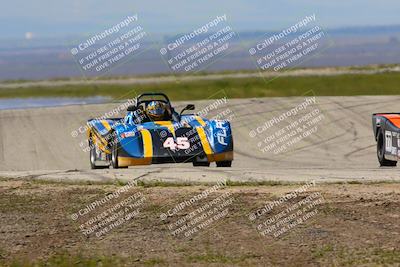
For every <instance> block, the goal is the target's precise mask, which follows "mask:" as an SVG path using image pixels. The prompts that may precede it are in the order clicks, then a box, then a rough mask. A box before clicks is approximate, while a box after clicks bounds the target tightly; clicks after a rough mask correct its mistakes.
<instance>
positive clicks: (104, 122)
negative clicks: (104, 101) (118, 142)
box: [101, 121, 111, 131]
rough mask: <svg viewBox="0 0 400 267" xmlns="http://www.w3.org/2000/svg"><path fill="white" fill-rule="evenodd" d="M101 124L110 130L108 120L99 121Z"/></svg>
mask: <svg viewBox="0 0 400 267" xmlns="http://www.w3.org/2000/svg"><path fill="white" fill-rule="evenodd" d="M101 124H103V126H104V128H106V129H107V131H109V130H111V126H110V124H109V123H108V121H101Z"/></svg>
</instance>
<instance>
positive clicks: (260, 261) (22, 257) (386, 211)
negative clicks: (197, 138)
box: [0, 180, 400, 266]
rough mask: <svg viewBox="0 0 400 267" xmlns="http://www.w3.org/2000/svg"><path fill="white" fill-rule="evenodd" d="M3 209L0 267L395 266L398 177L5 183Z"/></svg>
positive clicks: (399, 257) (399, 236)
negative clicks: (372, 180)
mask: <svg viewBox="0 0 400 267" xmlns="http://www.w3.org/2000/svg"><path fill="white" fill-rule="evenodd" d="M91 203H96V206H95V207H94V206H93V205H92V206H90V205H89V204H91ZM0 214H1V216H0V265H1V266H10V265H13V266H35V264H36V266H136V265H139V266H141V265H143V266H153V265H155V266H163V265H170V266H400V223H399V222H400V184H398V183H380V184H359V183H352V184H344V183H343V184H321V185H319V184H317V185H312V184H311V185H308V186H307V185H279V184H278V185H272V184H271V185H263V186H248V185H246V186H243V185H240V186H239V185H235V186H233V185H229V186H224V185H214V186H212V185H210V186H207V185H204V186H179V185H177V186H173V187H172V186H167V185H166V184H159V185H157V186H154V185H152V186H148V185H147V186H146V185H143V184H134V185H133V186H131V185H130V184H128V185H123V184H115V185H101V184H92V185H87V184H61V183H49V182H39V181H22V180H1V181H0ZM293 214H295V215H296V216H293ZM114 215H115V217H113V216H114ZM117 215H118V216H117ZM128 215H129V216H128ZM205 215H206V216H205ZM117 221H118V222H119V223H116V222H117ZM95 225H97V226H95ZM90 227H92V228H90ZM96 227H97V228H96ZM274 227H275V228H274ZM82 229H83V230H82ZM88 229H92V230H93V231H92V232H90V231H89V230H88ZM105 229H106V230H107V231H106V230H105ZM177 229H178V230H179V229H180V230H182V229H183V230H182V231H178V230H177Z"/></svg>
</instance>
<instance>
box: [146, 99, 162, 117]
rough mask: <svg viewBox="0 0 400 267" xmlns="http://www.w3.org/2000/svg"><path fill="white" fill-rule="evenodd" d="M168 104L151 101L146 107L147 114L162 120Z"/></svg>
mask: <svg viewBox="0 0 400 267" xmlns="http://www.w3.org/2000/svg"><path fill="white" fill-rule="evenodd" d="M166 110H167V108H166V106H165V104H164V103H163V102H161V101H151V102H150V103H149V104H148V105H147V107H146V114H147V116H149V118H150V119H152V120H154V121H157V120H162V119H163V118H164V115H165V113H166Z"/></svg>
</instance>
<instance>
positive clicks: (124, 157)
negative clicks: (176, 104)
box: [87, 93, 233, 169]
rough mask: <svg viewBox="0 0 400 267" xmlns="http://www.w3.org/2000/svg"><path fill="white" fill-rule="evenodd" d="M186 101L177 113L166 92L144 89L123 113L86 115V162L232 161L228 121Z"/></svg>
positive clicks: (226, 164) (104, 164)
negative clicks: (201, 111)
mask: <svg viewBox="0 0 400 267" xmlns="http://www.w3.org/2000/svg"><path fill="white" fill-rule="evenodd" d="M194 109H195V106H194V105H192V104H190V105H187V106H186V107H185V108H183V109H182V111H181V112H180V113H177V112H176V111H175V109H174V108H173V107H172V106H171V102H170V100H169V99H168V97H167V96H166V95H165V94H162V93H145V94H142V95H140V96H139V97H138V98H137V99H136V103H135V105H131V106H129V107H128V108H127V113H126V115H125V117H124V118H111V119H101V120H100V119H90V120H89V121H88V122H87V126H88V127H87V129H88V130H87V135H88V142H89V148H90V166H91V168H92V169H100V168H109V167H110V166H112V167H113V168H127V167H128V166H137V165H149V164H158V163H183V162H192V164H193V166H206V167H209V166H210V163H211V162H216V165H217V167H231V165H232V161H233V138H232V130H231V126H230V123H229V121H223V120H208V119H206V118H202V117H200V116H198V115H196V114H183V113H184V112H185V111H188V110H194Z"/></svg>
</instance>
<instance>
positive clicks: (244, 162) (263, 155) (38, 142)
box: [0, 96, 400, 182]
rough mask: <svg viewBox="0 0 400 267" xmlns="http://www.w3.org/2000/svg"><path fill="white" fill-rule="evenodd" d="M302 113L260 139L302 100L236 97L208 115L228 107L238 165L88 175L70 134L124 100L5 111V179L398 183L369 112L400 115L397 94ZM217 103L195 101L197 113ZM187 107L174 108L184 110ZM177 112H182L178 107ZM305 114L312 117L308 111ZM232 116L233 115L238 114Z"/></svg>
mask: <svg viewBox="0 0 400 267" xmlns="http://www.w3.org/2000/svg"><path fill="white" fill-rule="evenodd" d="M315 99H316V103H315V104H313V105H311V106H308V107H307V109H306V110H303V111H302V112H303V113H301V114H300V113H299V114H297V115H296V116H292V117H288V118H286V119H285V120H284V121H283V122H280V123H279V124H277V125H274V126H272V127H270V128H269V130H268V131H269V133H267V132H268V131H267V132H263V133H261V134H259V135H257V136H256V137H253V138H252V137H250V135H249V132H250V131H251V130H252V129H256V127H257V126H260V125H263V124H265V122H266V121H269V120H271V118H273V117H274V116H276V117H278V116H280V115H281V114H283V113H285V112H287V111H288V110H291V109H293V108H294V107H296V106H298V105H299V104H301V103H302V102H303V101H305V99H304V97H291V98H259V99H233V100H228V101H227V103H226V104H223V105H221V106H219V107H218V108H217V109H214V110H210V109H209V111H210V113H209V114H208V115H207V116H208V117H212V116H215V115H217V114H221V112H224V111H225V110H229V114H230V116H231V119H232V127H233V136H234V144H235V160H234V162H233V166H232V168H216V166H215V165H211V167H209V168H206V167H196V168H194V167H192V165H191V164H163V165H151V166H137V167H130V168H129V169H122V170H114V169H106V170H90V168H89V155H88V153H87V152H84V151H83V149H82V148H81V147H80V143H81V142H83V144H86V142H85V140H86V135H85V134H79V135H78V136H77V137H72V135H71V132H72V131H74V130H77V129H79V127H80V126H82V125H85V122H86V120H87V119H88V118H93V117H98V116H101V115H103V114H104V113H107V112H109V111H110V110H113V109H114V108H116V107H117V106H119V105H120V103H110V104H102V105H74V106H65V107H52V108H35V109H25V110H2V111H0V177H13V178H27V179H37V178H40V179H53V180H54V179H55V180H63V181H67V180H84V181H87V180H89V181H98V182H103V181H104V182H109V181H113V180H115V179H121V180H131V179H134V178H141V179H147V180H164V181H173V182H215V181H217V180H221V179H230V180H232V181H261V180H262V181H291V182H292V181H295V182H302V181H306V180H312V179H315V180H317V181H321V182H333V181H350V180H351V181H370V180H371V181H382V180H389V181H394V180H396V181H400V169H399V168H380V167H379V166H378V162H377V159H376V149H375V140H374V137H373V134H372V127H371V114H372V113H375V112H396V111H400V106H399V104H398V103H400V97H399V96H355V97H318V96H316V97H315ZM212 103H215V100H209V101H196V102H195V104H196V110H201V109H203V110H204V109H205V108H206V107H209V105H210V104H212ZM184 104H186V103H182V102H179V103H175V105H176V106H178V107H183V105H184ZM178 109H179V108H178ZM315 109H318V110H319V114H323V118H322V119H321V120H320V121H318V123H316V124H315V125H313V126H316V127H317V128H316V129H317V130H316V131H315V132H313V133H312V134H311V135H309V136H307V137H305V138H302V139H301V140H300V141H298V142H296V143H294V144H292V145H290V146H289V147H288V148H287V149H285V150H284V151H281V152H279V153H274V152H273V151H267V152H262V151H261V150H260V147H262V146H260V143H262V142H263V140H264V139H265V137H267V136H270V134H271V133H275V132H276V131H279V130H280V129H282V128H284V127H285V126H287V125H289V124H290V123H291V122H293V121H297V120H298V118H299V116H300V117H301V116H303V115H304V114H306V113H307V112H308V111H311V110H315ZM304 112H306V113H304ZM232 114H233V115H232Z"/></svg>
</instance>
